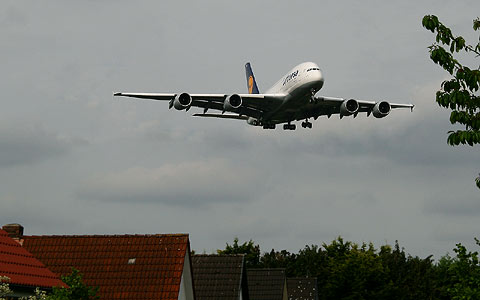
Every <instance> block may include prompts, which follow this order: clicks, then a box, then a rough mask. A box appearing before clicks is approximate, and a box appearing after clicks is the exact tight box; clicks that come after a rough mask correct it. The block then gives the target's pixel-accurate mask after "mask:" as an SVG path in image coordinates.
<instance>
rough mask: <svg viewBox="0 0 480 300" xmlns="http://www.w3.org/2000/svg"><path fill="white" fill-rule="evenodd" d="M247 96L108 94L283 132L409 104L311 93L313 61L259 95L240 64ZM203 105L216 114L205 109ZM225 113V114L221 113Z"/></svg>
mask: <svg viewBox="0 0 480 300" xmlns="http://www.w3.org/2000/svg"><path fill="white" fill-rule="evenodd" d="M245 71H246V76H247V88H248V93H247V94H231V95H227V94H189V93H185V92H183V93H114V96H124V97H134V98H140V99H150V100H164V101H169V109H171V108H172V107H174V108H175V109H177V110H185V111H188V110H189V109H190V108H191V107H192V106H194V107H200V108H203V113H196V114H193V116H197V117H206V118H221V119H238V120H245V121H246V122H247V124H249V125H253V126H261V127H263V128H264V129H275V127H276V125H277V124H282V123H285V124H284V125H283V129H284V130H295V129H296V125H295V124H292V122H293V121H300V120H304V121H303V122H302V127H303V128H312V123H311V122H309V119H310V118H313V119H314V120H316V119H317V118H318V117H319V116H327V117H328V118H330V117H331V116H332V115H337V114H338V115H339V116H340V119H341V118H343V117H346V116H353V117H356V116H357V115H358V113H360V112H366V113H367V116H370V114H372V115H373V116H374V117H375V118H383V117H386V116H387V115H388V114H389V113H390V111H391V110H392V109H394V108H410V110H412V111H413V108H414V105H413V104H397V103H389V102H387V101H365V100H356V99H345V98H336V97H325V96H315V95H316V93H317V92H318V91H319V90H320V89H321V88H322V87H323V83H324V77H323V74H322V72H321V70H320V68H319V67H318V65H317V64H315V63H313V62H305V63H301V64H299V65H297V66H296V67H294V68H293V69H291V70H290V71H289V72H288V73H287V74H286V75H284V76H283V77H282V78H280V80H279V81H277V83H275V84H274V85H273V86H272V87H271V88H270V89H269V90H267V92H266V93H264V94H262V93H260V91H259V89H258V86H257V83H256V81H255V77H254V75H253V71H252V67H251V65H250V63H246V64H245ZM209 109H212V110H217V111H219V113H214V114H212V113H207V112H208V110H209ZM225 112H228V113H225Z"/></svg>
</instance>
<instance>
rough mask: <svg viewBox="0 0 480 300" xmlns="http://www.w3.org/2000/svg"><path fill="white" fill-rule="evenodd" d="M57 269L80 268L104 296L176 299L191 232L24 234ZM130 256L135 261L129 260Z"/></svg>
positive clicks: (39, 255) (60, 271)
mask: <svg viewBox="0 0 480 300" xmlns="http://www.w3.org/2000/svg"><path fill="white" fill-rule="evenodd" d="M24 247H25V248H27V249H28V250H29V251H31V252H32V253H33V254H34V255H35V256H36V257H37V258H38V259H39V260H40V261H42V262H44V263H45V264H46V265H47V266H48V267H49V268H50V269H51V270H52V271H53V272H55V273H56V274H62V275H66V274H70V272H71V268H72V267H74V268H76V269H78V270H79V271H80V272H81V273H82V274H83V278H84V281H85V283H86V284H87V285H89V286H98V287H99V293H98V295H99V296H100V297H101V299H165V300H169V299H177V298H178V292H179V288H180V282H181V276H182V271H183V265H184V259H185V255H186V254H187V249H189V239H188V235H187V234H163V235H161V234H156V235H86V236H24ZM129 262H130V263H129Z"/></svg>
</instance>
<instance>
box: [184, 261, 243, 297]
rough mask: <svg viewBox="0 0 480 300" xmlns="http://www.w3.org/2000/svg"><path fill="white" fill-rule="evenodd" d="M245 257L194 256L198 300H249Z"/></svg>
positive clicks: (194, 281)
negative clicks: (241, 299)
mask: <svg viewBox="0 0 480 300" xmlns="http://www.w3.org/2000/svg"><path fill="white" fill-rule="evenodd" d="M244 266H245V262H244V255H243V254H238V255H194V256H193V257H192V268H193V283H194V286H195V296H196V299H197V300H214V299H222V300H223V299H225V300H229V299H232V300H233V299H235V300H238V299H240V298H239V297H240V291H241V292H242V298H243V299H244V300H248V287H247V278H246V274H245V269H244Z"/></svg>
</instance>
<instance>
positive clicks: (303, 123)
mask: <svg viewBox="0 0 480 300" xmlns="http://www.w3.org/2000/svg"><path fill="white" fill-rule="evenodd" d="M302 127H303V128H312V123H310V122H308V119H307V120H305V122H302Z"/></svg>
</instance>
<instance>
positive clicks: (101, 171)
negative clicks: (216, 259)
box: [0, 0, 480, 255]
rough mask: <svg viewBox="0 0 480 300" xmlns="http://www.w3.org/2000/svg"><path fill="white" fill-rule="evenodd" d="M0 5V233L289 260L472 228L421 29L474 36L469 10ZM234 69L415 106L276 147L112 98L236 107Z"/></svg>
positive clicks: (239, 131)
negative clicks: (124, 236)
mask: <svg viewBox="0 0 480 300" xmlns="http://www.w3.org/2000/svg"><path fill="white" fill-rule="evenodd" d="M4 2H5V5H4V7H5V9H3V10H2V9H0V25H2V26H0V34H1V36H2V42H3V43H2V50H1V52H2V59H3V61H2V72H1V73H0V90H2V98H1V99H0V101H1V104H2V109H1V110H0V120H3V121H2V122H3V123H5V124H7V125H4V126H3V125H2V126H3V127H1V126H0V182H1V184H0V185H1V189H0V199H2V203H1V209H0V219H2V220H8V222H16V221H19V222H25V225H26V226H27V228H26V230H27V232H33V231H34V232H35V233H36V234H52V233H58V234H71V233H76V234H84V233H99V234H101V233H106V232H113V233H125V232H137V233H146V232H156V233H158V232H189V233H191V239H192V247H193V248H194V249H216V248H219V247H223V246H224V245H225V242H227V241H231V239H232V238H233V237H234V236H236V235H238V236H239V237H240V238H241V239H242V238H243V239H250V238H253V239H254V240H255V241H256V242H258V243H260V244H261V246H262V248H263V249H271V248H272V247H274V248H287V249H291V250H294V251H296V250H298V249H299V248H301V247H303V246H304V245H305V244H307V243H317V244H321V243H322V242H328V241H330V240H332V239H334V238H335V237H336V236H338V235H342V236H344V237H346V238H351V239H353V240H356V241H362V240H365V241H370V240H372V241H374V242H376V244H378V243H382V242H383V241H385V240H388V241H394V240H395V239H398V240H400V242H401V244H402V245H403V246H405V247H406V250H407V251H409V252H411V253H412V254H415V255H417V254H418V255H423V254H426V255H428V254H431V253H433V252H434V253H435V254H444V253H445V252H446V251H447V250H449V249H452V248H453V247H454V244H453V242H452V241H455V242H459V241H462V240H463V239H465V238H467V237H468V236H469V235H471V234H473V233H474V230H472V229H473V228H476V227H478V226H476V225H475V224H471V223H468V222H471V220H472V219H475V217H476V216H477V214H476V211H477V206H476V204H475V202H474V200H471V199H476V198H478V189H477V188H476V187H475V186H474V185H473V184H474V183H473V177H474V176H476V174H477V173H478V171H479V170H478V166H477V165H475V163H474V162H477V161H478V155H477V153H478V148H469V147H457V148H452V147H450V146H447V145H446V132H447V131H448V130H450V129H452V128H451V127H452V126H451V125H450V124H449V122H448V111H446V110H441V109H438V107H437V106H436V104H435V103H434V95H435V91H436V90H437V89H438V87H439V85H440V82H441V81H442V80H444V79H445V72H444V71H443V70H441V68H439V67H438V66H436V65H434V64H433V63H432V62H431V61H430V60H429V58H428V50H427V48H426V47H427V46H428V45H430V44H431V43H432V42H433V40H434V36H433V35H432V34H431V33H430V32H428V31H426V30H424V29H423V28H422V27H421V18H422V16H423V15H424V14H426V13H430V12H431V13H435V14H437V15H438V16H439V17H441V19H442V20H444V21H445V22H446V23H447V24H450V25H452V26H453V27H454V31H455V33H458V34H465V35H466V37H469V36H472V29H471V20H472V19H474V18H475V17H477V15H475V12H478V11H479V9H480V7H479V4H480V3H479V2H478V1H474V0H468V1H463V2H462V3H457V2H455V3H454V2H452V3H447V2H446V3H444V5H441V6H438V5H437V6H432V3H431V1H406V2H405V1H404V2H398V3H397V2H381V3H380V2H373V1H366V2H362V3H361V4H359V3H357V2H355V1H346V2H339V1H324V2H322V3H318V2H315V1H307V2H308V3H307V4H308V5H307V6H308V7H309V9H305V7H306V6H305V5H297V4H295V3H291V2H288V1H262V2H261V3H257V2H254V1H246V2H241V3H240V2H238V3H228V4H227V3H226V2H224V1H219V0H218V1H217V0H215V1H208V2H207V3H206V2H202V3H194V2H192V3H190V4H189V5H185V4H184V3H180V2H178V1H177V2H175V1H170V2H169V1H167V2H162V3H159V2H158V1H142V2H141V3H136V2H135V3H134V2H128V1H88V2H86V1H83V2H65V1H64V2H58V3H57V2H49V3H43V2H42V3H41V2H38V3H37V2H35V1H30V2H21V1H15V0H5V1H4ZM2 4H3V3H2ZM252 5H253V6H254V7H255V9H251V8H252V7H253V6H252ZM412 7H415V9H412ZM85 16H88V22H85ZM339 16H341V17H339ZM192 24H194V25H192ZM469 40H470V38H469ZM246 61H251V62H252V65H253V69H254V72H255V75H256V78H257V80H258V84H259V86H260V89H261V90H262V91H265V90H266V89H267V88H268V87H269V86H270V85H271V84H273V83H274V82H275V81H276V80H277V79H278V78H279V77H280V76H281V75H282V74H284V73H285V72H287V71H288V69H289V68H291V67H293V66H294V65H296V64H297V63H300V62H302V61H314V62H317V63H318V64H319V65H320V67H321V68H322V71H323V72H324V75H325V78H326V83H325V86H324V88H323V89H322V91H321V93H320V94H322V95H326V96H339V97H346V98H348V97H352V98H358V99H367V100H368V99H387V100H391V101H395V102H412V103H414V104H416V106H417V107H416V109H415V111H414V112H413V113H410V112H409V111H394V112H392V114H391V115H390V116H388V117H387V118H385V119H381V120H377V119H374V118H369V119H366V118H365V117H364V116H359V117H358V118H356V119H352V118H344V119H343V120H338V118H331V119H326V118H320V119H319V120H317V121H315V123H314V128H313V129H312V130H301V128H299V129H298V130H296V131H295V132H284V131H282V130H281V129H277V130H275V131H264V130H261V129H259V128H252V127H248V126H247V125H246V124H245V123H244V122H235V121H231V122H229V121H228V120H210V119H200V118H193V117H191V116H190V114H191V113H192V112H193V111H194V109H192V110H190V111H189V112H188V113H184V112H183V113H182V112H178V111H174V110H168V108H167V107H168V105H167V103H162V102H161V101H139V100H134V99H117V98H114V99H113V98H112V94H111V92H112V91H132V92H134V91H138V92H183V91H186V92H191V93H232V92H245V91H246V84H245V73H244V69H243V65H244V63H245V62H246ZM8 120H17V121H14V122H10V121H8ZM18 120H28V123H29V124H30V123H33V124H42V127H40V128H38V127H36V126H30V125H19V124H20V123H21V121H18ZM8 124H13V125H8ZM42 128H44V129H42ZM59 133H60V134H59ZM76 136H78V137H84V138H85V139H87V140H88V141H89V144H88V145H89V146H88V147H79V146H80V145H81V144H82V143H84V142H82V141H75V139H73V138H69V137H76ZM73 149H78V150H75V151H73ZM6 166H9V167H8V168H6ZM5 199H7V200H5ZM450 199H452V202H449V200H450ZM453 203H458V206H455V204H453ZM190 207H192V208H193V209H190ZM469 212H470V213H471V215H469V214H468V213H469ZM179 219H181V220H182V222H178V220H179ZM445 219H448V221H449V223H448V224H447V225H445V226H447V227H449V228H454V230H453V229H452V231H451V232H448V231H445V232H446V233H445V234H444V235H442V228H444V227H442V224H444V222H445ZM466 220H469V221H468V222H467V221H466ZM219 224H222V226H219ZM453 224H457V225H453ZM437 228H438V230H437ZM462 230H463V232H464V233H465V235H462V234H460V233H461V232H462ZM442 236H443V239H442ZM468 240H471V238H470V237H468Z"/></svg>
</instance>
